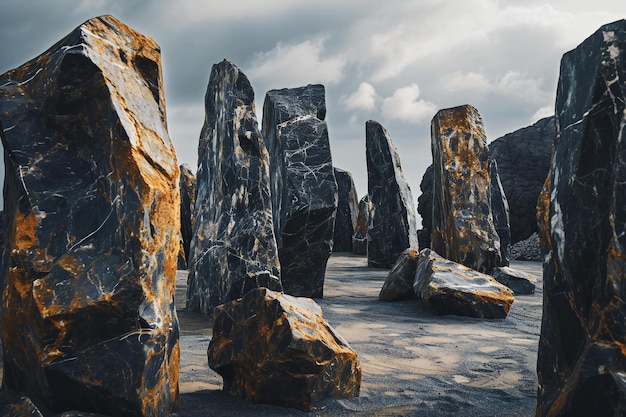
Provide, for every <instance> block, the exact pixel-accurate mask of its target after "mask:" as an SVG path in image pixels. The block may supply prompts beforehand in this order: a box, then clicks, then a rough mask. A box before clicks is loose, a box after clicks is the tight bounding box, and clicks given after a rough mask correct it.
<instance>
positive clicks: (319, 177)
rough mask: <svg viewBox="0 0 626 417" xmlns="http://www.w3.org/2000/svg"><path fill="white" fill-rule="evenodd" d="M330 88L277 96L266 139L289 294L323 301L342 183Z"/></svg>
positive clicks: (269, 104)
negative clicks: (331, 136) (329, 112)
mask: <svg viewBox="0 0 626 417" xmlns="http://www.w3.org/2000/svg"><path fill="white" fill-rule="evenodd" d="M325 116H326V99H325V91H324V86H322V85H308V86H306V87H300V88H290V89H288V88H286V89H282V90H271V91H269V92H268V93H267V94H266V95H265V103H264V105H263V136H264V137H265V138H266V140H267V146H268V149H269V153H270V160H271V164H270V166H271V172H270V175H271V182H272V203H273V209H274V231H275V234H276V242H277V244H278V256H279V258H280V267H281V269H280V274H281V280H282V283H283V287H284V289H285V292H286V293H288V294H291V295H295V296H303V297H313V298H321V297H322V296H323V293H324V275H325V274H326V264H327V262H328V258H329V257H330V253H331V252H332V247H333V228H334V224H335V214H336V211H337V182H336V180H335V174H334V170H333V164H332V158H331V153H330V143H329V140H328V127H327V125H326V122H325V121H324V118H325Z"/></svg>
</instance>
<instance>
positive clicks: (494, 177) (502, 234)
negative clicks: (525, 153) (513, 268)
mask: <svg viewBox="0 0 626 417" xmlns="http://www.w3.org/2000/svg"><path fill="white" fill-rule="evenodd" d="M489 187H490V190H491V215H492V217H493V226H494V227H495V229H496V233H497V234H498V238H499V239H500V259H501V261H500V266H506V265H508V264H509V259H508V253H509V245H510V244H511V228H510V227H509V202H508V200H507V199H506V195H505V194H504V189H503V188H502V183H501V182H500V175H498V162H497V161H495V160H493V159H490V160H489Z"/></svg>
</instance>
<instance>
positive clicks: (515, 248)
mask: <svg viewBox="0 0 626 417" xmlns="http://www.w3.org/2000/svg"><path fill="white" fill-rule="evenodd" d="M509 259H510V260H517V261H535V262H541V261H543V256H542V255H541V246H540V243H539V233H537V232H535V233H533V234H532V235H530V237H529V238H528V239H524V240H520V241H519V242H517V243H514V244H512V245H511V246H509Z"/></svg>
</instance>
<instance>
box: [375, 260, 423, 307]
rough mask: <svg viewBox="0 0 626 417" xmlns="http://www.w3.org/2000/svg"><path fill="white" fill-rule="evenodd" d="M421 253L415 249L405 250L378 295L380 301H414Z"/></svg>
mask: <svg viewBox="0 0 626 417" xmlns="http://www.w3.org/2000/svg"><path fill="white" fill-rule="evenodd" d="M418 255H419V251H418V250H417V249H415V248H408V249H405V250H404V252H402V254H401V255H400V257H398V260H397V261H396V263H395V265H394V266H393V268H391V271H389V274H388V275H387V279H385V283H384V284H383V287H382V288H381V290H380V293H379V294H378V299H379V300H380V301H398V300H410V299H414V298H416V297H415V291H413V284H414V283H415V272H416V271H417V257H418Z"/></svg>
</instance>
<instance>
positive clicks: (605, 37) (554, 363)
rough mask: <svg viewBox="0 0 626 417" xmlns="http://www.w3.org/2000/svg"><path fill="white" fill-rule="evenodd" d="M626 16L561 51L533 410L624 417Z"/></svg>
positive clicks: (546, 194)
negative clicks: (535, 397)
mask: <svg viewBox="0 0 626 417" xmlns="http://www.w3.org/2000/svg"><path fill="white" fill-rule="evenodd" d="M625 103H626V20H620V21H617V22H614V23H611V24H607V25H604V26H602V27H601V28H600V29H599V30H598V31H596V32H595V33H594V34H593V35H591V36H590V37H589V38H588V39H586V40H585V41H584V42H583V43H582V44H580V45H579V46H578V47H577V48H576V49H574V50H572V51H570V52H568V53H566V54H565V55H563V58H562V59H561V72H560V76H559V83H558V88H557V98H556V115H557V118H558V129H559V131H558V135H557V137H558V139H557V141H556V143H555V147H554V153H553V157H552V165H551V169H550V173H549V175H548V178H547V180H546V183H545V187H544V190H543V191H542V194H541V195H540V197H539V204H538V211H539V219H540V224H541V226H540V237H541V243H542V249H543V250H544V253H545V254H546V256H545V261H544V266H543V268H544V269H543V270H544V275H543V282H544V305H543V317H542V324H541V337H540V341H539V355H538V360H537V375H538V381H539V390H538V397H537V414H536V415H537V416H542V417H543V416H591V415H594V416H624V415H626V401H625V399H626V384H625V378H624V375H626V349H625V348H624V347H625V346H626V327H625V326H624V323H626V297H625V294H626V274H624V271H625V270H626V251H625V248H626V234H624V224H625V223H626V210H625V208H626V192H625V191H626V188H625V187H626V160H625V158H624V155H626V143H625V142H624V140H623V138H624V134H625V132H626V128H625V126H626V112H625V111H626V107H625Z"/></svg>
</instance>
